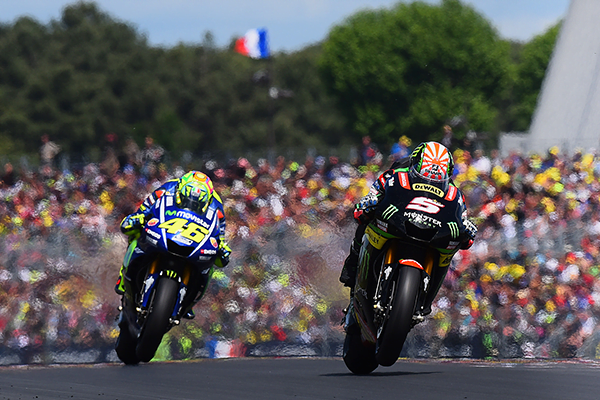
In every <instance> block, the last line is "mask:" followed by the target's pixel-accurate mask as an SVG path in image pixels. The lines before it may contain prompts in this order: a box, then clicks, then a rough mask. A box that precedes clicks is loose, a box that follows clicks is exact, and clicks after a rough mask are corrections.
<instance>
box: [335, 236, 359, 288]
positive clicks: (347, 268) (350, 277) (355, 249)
mask: <svg viewBox="0 0 600 400" xmlns="http://www.w3.org/2000/svg"><path fill="white" fill-rule="evenodd" d="M359 251H360V243H359V242H357V241H356V240H353V241H352V245H351V246H350V254H348V257H346V260H345V261H344V267H343V268H342V272H341V274H340V282H342V283H343V284H344V286H347V287H354V283H355V281H356V270H357V269H358V254H359Z"/></svg>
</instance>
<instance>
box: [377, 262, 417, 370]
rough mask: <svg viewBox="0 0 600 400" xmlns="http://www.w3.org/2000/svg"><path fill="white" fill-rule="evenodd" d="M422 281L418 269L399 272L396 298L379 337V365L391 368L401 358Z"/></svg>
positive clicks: (405, 268) (391, 302) (404, 269)
mask: <svg viewBox="0 0 600 400" xmlns="http://www.w3.org/2000/svg"><path fill="white" fill-rule="evenodd" d="M421 279H422V278H421V271H420V270H418V269H417V268H413V267H408V266H405V267H401V268H400V270H399V271H398V277H397V280H396V284H395V287H396V290H395V293H394V298H393V299H391V300H390V304H391V312H390V315H389V318H388V319H387V320H386V321H385V322H384V325H383V327H382V328H381V329H380V332H379V334H378V335H377V345H376V348H375V358H376V359H377V362H378V363H379V365H382V366H384V367H389V366H391V365H393V364H394V363H395V362H396V361H397V360H398V357H400V352H401V351H402V346H404V341H405V340H406V336H407V335H408V332H409V331H410V329H411V324H412V317H413V314H414V311H415V305H416V302H417V296H418V294H419V290H420V287H421Z"/></svg>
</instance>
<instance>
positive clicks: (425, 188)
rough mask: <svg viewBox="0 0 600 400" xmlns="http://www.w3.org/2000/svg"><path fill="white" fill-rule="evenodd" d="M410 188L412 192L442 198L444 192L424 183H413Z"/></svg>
mask: <svg viewBox="0 0 600 400" xmlns="http://www.w3.org/2000/svg"><path fill="white" fill-rule="evenodd" d="M412 187H413V190H420V191H421V192H428V193H433V194H435V195H436V196H438V197H444V191H443V190H442V189H439V188H436V187H435V186H431V185H426V184H424V183H415V184H413V186H412Z"/></svg>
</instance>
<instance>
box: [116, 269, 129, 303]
mask: <svg viewBox="0 0 600 400" xmlns="http://www.w3.org/2000/svg"><path fill="white" fill-rule="evenodd" d="M126 271H127V270H126V268H125V266H124V265H121V271H120V272H119V279H117V284H116V285H115V293H116V294H118V295H119V296H122V295H124V294H125V272H126Z"/></svg>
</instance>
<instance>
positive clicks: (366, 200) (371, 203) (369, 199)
mask: <svg viewBox="0 0 600 400" xmlns="http://www.w3.org/2000/svg"><path fill="white" fill-rule="evenodd" d="M378 202H379V199H378V198H377V194H375V193H372V192H371V193H369V194H367V195H366V196H365V197H363V198H362V199H360V200H359V201H358V203H356V209H357V210H360V211H364V212H367V213H368V212H369V211H371V210H373V209H374V208H375V207H377V203H378Z"/></svg>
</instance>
